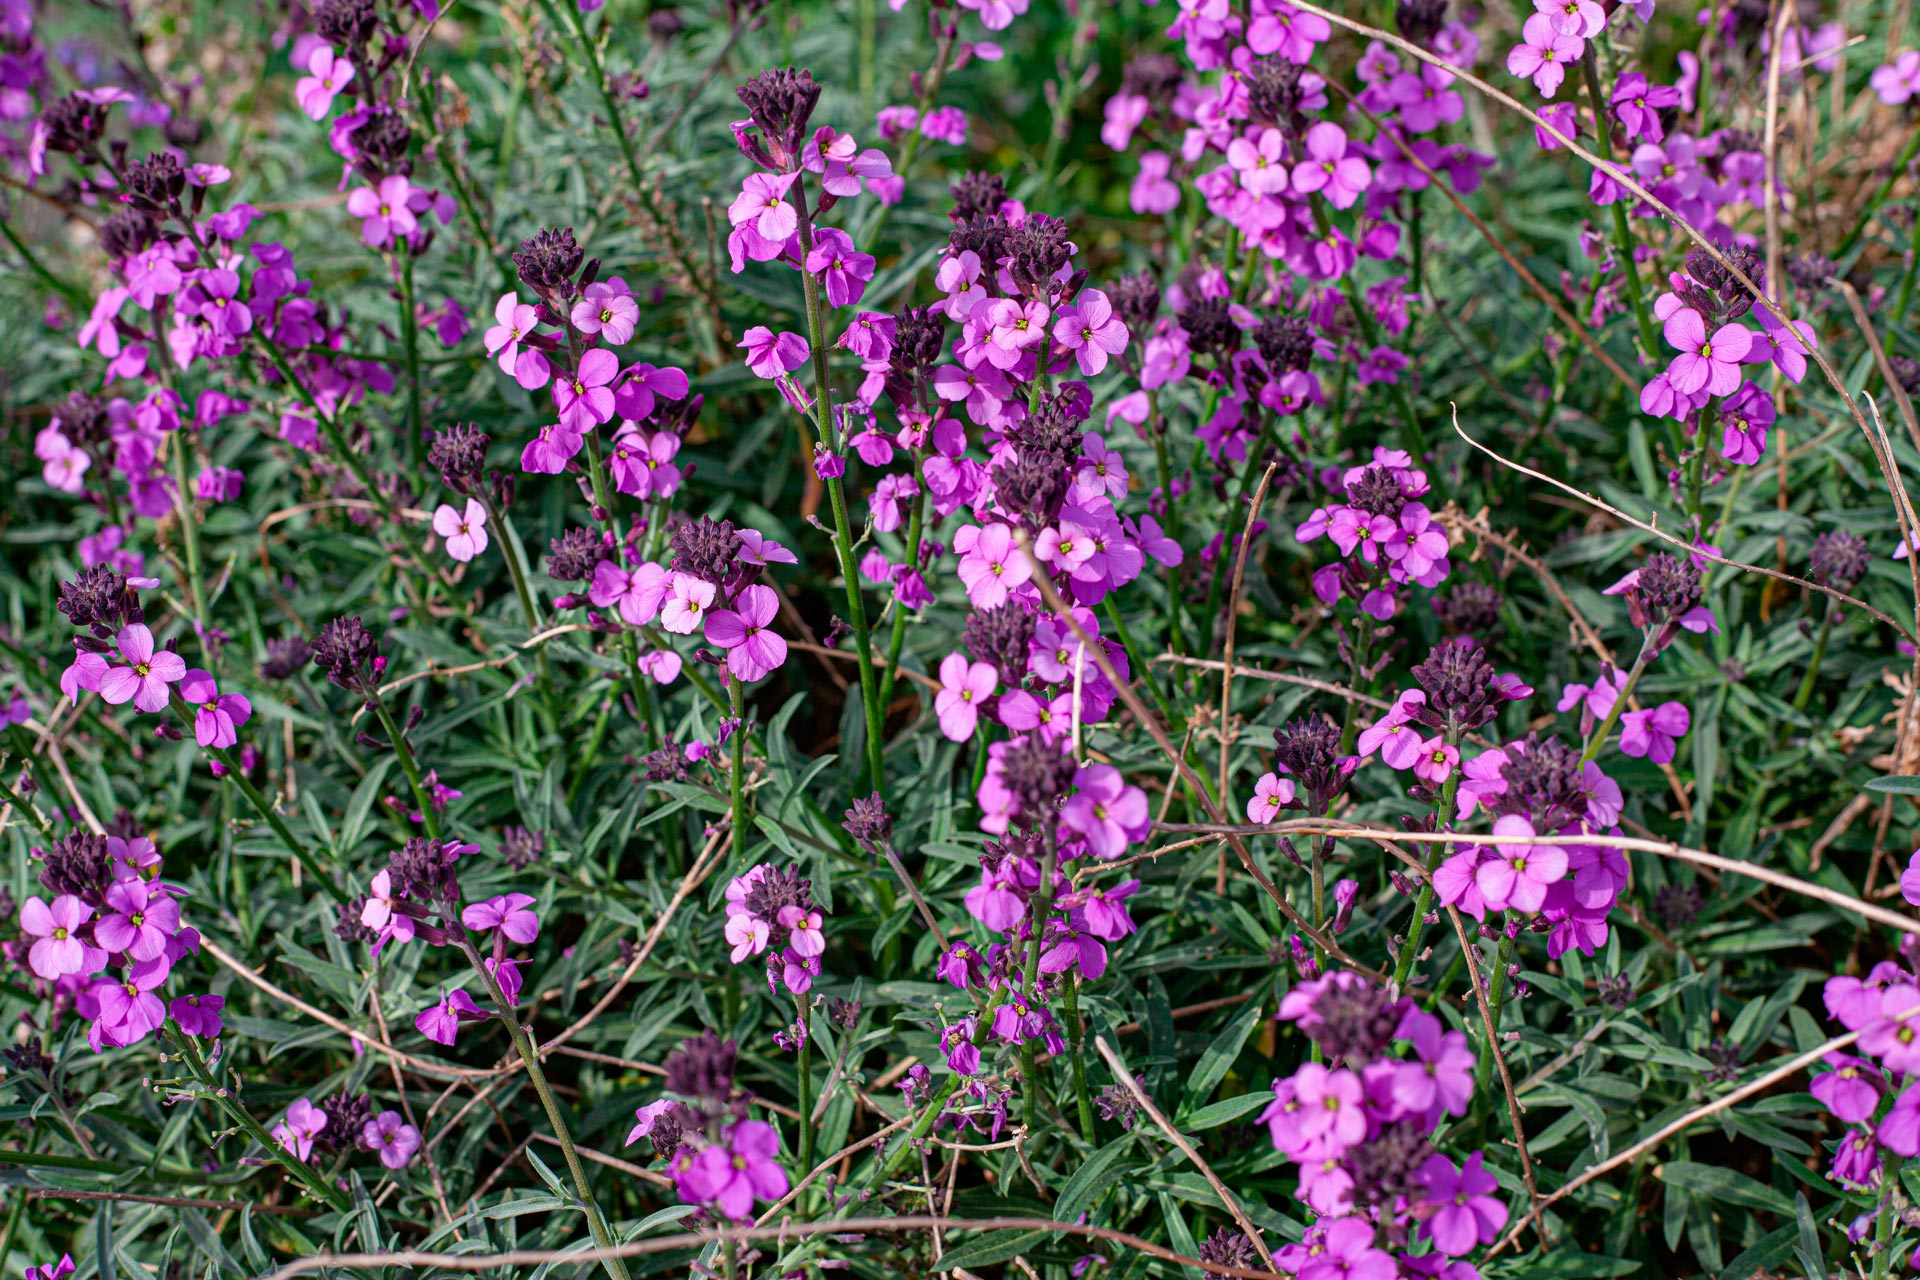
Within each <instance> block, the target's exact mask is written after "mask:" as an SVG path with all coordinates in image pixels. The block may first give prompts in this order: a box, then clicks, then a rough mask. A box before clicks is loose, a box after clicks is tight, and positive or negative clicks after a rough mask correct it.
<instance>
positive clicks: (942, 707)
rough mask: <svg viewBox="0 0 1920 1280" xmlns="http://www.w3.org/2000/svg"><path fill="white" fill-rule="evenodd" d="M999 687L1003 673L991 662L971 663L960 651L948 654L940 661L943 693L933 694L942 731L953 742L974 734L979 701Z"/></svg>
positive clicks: (978, 718) (990, 695)
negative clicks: (1000, 673)
mask: <svg viewBox="0 0 1920 1280" xmlns="http://www.w3.org/2000/svg"><path fill="white" fill-rule="evenodd" d="M999 687H1000V675H999V673H998V672H997V671H995V670H994V668H993V664H992V663H990V662H975V663H972V664H969V663H968V662H967V660H966V658H965V657H963V656H962V655H960V654H957V653H950V654H948V655H947V656H946V657H945V658H944V659H942V660H941V662H940V692H938V693H936V694H935V695H934V696H933V708H934V712H935V713H936V714H937V715H938V716H939V717H940V732H941V733H943V734H945V735H946V736H947V738H948V739H949V740H950V741H953V742H965V741H966V740H967V739H969V738H971V737H973V730H974V727H975V726H976V725H977V724H978V723H979V720H980V704H981V703H982V702H985V701H986V700H987V699H988V698H991V697H992V696H993V691H994V690H995V689H997V688H999Z"/></svg>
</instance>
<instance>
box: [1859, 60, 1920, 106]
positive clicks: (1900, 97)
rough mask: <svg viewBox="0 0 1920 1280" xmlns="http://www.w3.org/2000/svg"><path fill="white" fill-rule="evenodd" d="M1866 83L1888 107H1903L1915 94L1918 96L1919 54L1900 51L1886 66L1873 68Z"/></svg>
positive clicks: (1919, 78)
mask: <svg viewBox="0 0 1920 1280" xmlns="http://www.w3.org/2000/svg"><path fill="white" fill-rule="evenodd" d="M1867 83H1868V84H1870V85H1872V86H1873V91H1874V92H1875V93H1877V94H1879V95H1880V101H1882V102H1884V103H1886V104H1887V105H1888V106H1890V107H1898V106H1904V105H1905V104H1906V103H1907V101H1908V100H1909V99H1910V98H1912V97H1913V96H1914V95H1915V94H1920V52H1916V51H1915V50H1912V49H1903V50H1901V51H1900V54H1899V56H1898V57H1896V58H1895V59H1894V60H1893V61H1892V62H1889V63H1888V64H1887V65H1886V66H1884V67H1875V68H1874V69H1873V75H1871V76H1870V77H1868V80H1867Z"/></svg>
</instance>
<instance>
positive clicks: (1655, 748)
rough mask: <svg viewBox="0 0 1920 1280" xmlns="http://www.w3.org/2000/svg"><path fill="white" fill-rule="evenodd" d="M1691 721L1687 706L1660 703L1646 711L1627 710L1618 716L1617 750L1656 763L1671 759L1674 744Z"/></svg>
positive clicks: (1683, 735) (1681, 736)
mask: <svg viewBox="0 0 1920 1280" xmlns="http://www.w3.org/2000/svg"><path fill="white" fill-rule="evenodd" d="M1692 722H1693V718H1692V716H1691V715H1690V714H1689V713H1688V711H1687V708H1686V704H1684V703H1680V702H1663V703H1661V704H1660V705H1659V706H1657V707H1654V708H1652V709H1650V710H1647V711H1629V712H1627V713H1626V714H1625V715H1623V716H1621V717H1620V751H1621V753H1622V754H1624V755H1629V756H1636V757H1638V756H1645V757H1646V758H1647V759H1649V760H1651V761H1653V762H1654V763H1655V764H1666V763H1667V762H1669V761H1670V760H1672V759H1673V750H1674V745H1675V744H1676V743H1677V742H1678V741H1679V740H1680V739H1681V738H1684V737H1685V736H1686V734H1687V729H1688V728H1689V727H1690V726H1691V725H1692Z"/></svg>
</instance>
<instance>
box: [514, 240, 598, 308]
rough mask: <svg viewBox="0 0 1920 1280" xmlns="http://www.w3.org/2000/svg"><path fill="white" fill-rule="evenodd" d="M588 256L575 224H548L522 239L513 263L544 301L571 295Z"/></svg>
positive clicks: (515, 252) (528, 286)
mask: <svg viewBox="0 0 1920 1280" xmlns="http://www.w3.org/2000/svg"><path fill="white" fill-rule="evenodd" d="M586 256H587V255H586V252H585V251H584V250H583V249H581V248H580V246H579V244H578V243H577V242H576V241H575V240H574V238H573V228H572V227H547V228H546V229H544V230H542V231H540V232H538V233H537V234H535V235H532V236H529V237H528V238H527V239H525V240H522V241H521V242H520V247H519V248H518V249H515V250H514V251H513V266H514V269H515V270H516V271H518V272H519V273H520V282H521V283H522V284H524V285H526V286H527V288H529V289H532V290H533V291H534V292H535V293H537V294H539V295H540V297H541V299H542V300H543V301H545V300H547V299H550V298H555V297H560V298H565V297H569V296H571V295H572V293H573V277H574V273H575V272H577V271H579V270H580V265H581V263H582V262H583V261H585V259H586Z"/></svg>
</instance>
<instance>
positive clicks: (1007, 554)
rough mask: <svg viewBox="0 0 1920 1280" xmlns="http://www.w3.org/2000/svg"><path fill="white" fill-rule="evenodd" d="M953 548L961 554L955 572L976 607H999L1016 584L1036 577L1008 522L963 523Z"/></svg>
mask: <svg viewBox="0 0 1920 1280" xmlns="http://www.w3.org/2000/svg"><path fill="white" fill-rule="evenodd" d="M953 549H954V550H955V551H958V552H959V553H960V563H959V565H958V566H957V568H956V570H955V571H956V572H957V573H958V574H959V575H960V581H961V582H962V583H963V584H965V586H966V588H967V598H968V599H969V600H971V601H972V602H973V607H974V608H976V609H994V608H998V607H999V606H1001V605H1003V604H1005V603H1006V602H1007V597H1008V595H1009V594H1011V592H1012V589H1013V588H1014V587H1017V586H1020V585H1021V584H1023V583H1025V582H1027V581H1028V580H1029V579H1031V578H1032V577H1033V564H1032V562H1031V561H1029V560H1028V559H1027V554H1026V552H1024V551H1022V550H1021V549H1020V548H1019V547H1018V546H1016V545H1015V544H1014V541H1013V531H1012V530H1011V529H1009V528H1008V527H1007V526H1006V525H1003V524H990V525H987V526H986V527H985V528H981V527H979V526H976V525H966V526H963V527H962V528H961V529H960V530H959V531H958V532H957V533H955V535H954V538H953Z"/></svg>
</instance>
